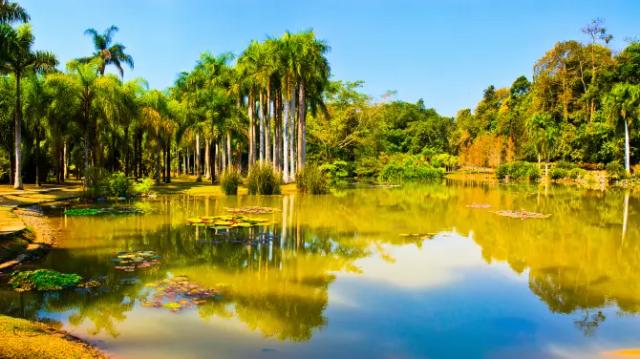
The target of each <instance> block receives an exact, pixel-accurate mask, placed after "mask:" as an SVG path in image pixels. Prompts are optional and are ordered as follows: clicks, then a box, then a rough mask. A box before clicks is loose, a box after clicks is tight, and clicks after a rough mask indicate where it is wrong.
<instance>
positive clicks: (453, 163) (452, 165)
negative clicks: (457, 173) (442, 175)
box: [431, 153, 458, 171]
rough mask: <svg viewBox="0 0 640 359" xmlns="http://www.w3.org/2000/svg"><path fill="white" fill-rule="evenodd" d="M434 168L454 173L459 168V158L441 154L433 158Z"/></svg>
mask: <svg viewBox="0 0 640 359" xmlns="http://www.w3.org/2000/svg"><path fill="white" fill-rule="evenodd" d="M431 165H432V166H433V167H444V168H445V169H446V170H447V171H453V170H455V169H456V167H457V166H458V157H457V156H452V155H450V154H448V153H439V154H437V155H434V156H433V157H431Z"/></svg>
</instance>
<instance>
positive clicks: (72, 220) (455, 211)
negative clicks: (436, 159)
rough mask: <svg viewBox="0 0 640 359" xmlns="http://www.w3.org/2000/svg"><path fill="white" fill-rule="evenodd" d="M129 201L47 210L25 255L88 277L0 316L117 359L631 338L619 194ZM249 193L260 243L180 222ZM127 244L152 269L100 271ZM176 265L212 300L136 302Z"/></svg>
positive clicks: (627, 231)
mask: <svg viewBox="0 0 640 359" xmlns="http://www.w3.org/2000/svg"><path fill="white" fill-rule="evenodd" d="M474 203H476V204H489V205H491V208H469V207H468V205H470V204H474ZM137 205H139V206H143V207H145V208H147V209H150V210H152V211H153V212H152V213H151V214H147V215H142V216H108V217H64V216H61V215H60V210H55V209H54V210H52V213H53V214H57V215H58V216H57V217H56V218H55V220H54V221H55V222H54V223H55V224H56V225H57V226H60V227H61V228H62V229H63V233H64V236H63V237H64V238H63V239H62V240H61V241H60V243H58V244H59V246H58V247H57V248H56V249H54V250H53V251H52V252H51V253H50V254H49V255H48V256H47V257H46V260H45V261H44V263H42V264H41V266H42V267H46V268H52V269H55V270H59V271H64V272H75V273H78V274H80V275H82V276H84V277H87V278H98V279H100V280H102V281H103V282H104V285H103V286H102V287H100V288H98V289H94V290H71V291H63V292H57V293H55V292H52V293H46V294H42V293H29V294H17V293H14V292H12V291H9V290H6V289H0V312H2V313H5V314H11V315H14V316H23V317H27V318H31V319H39V320H46V321H50V322H53V323H57V324H59V325H61V326H62V327H63V328H64V329H65V330H67V331H69V332H71V333H73V334H75V335H78V336H80V337H82V338H84V339H87V340H88V341H90V342H92V343H95V344H96V345H97V346H98V347H100V348H102V349H105V350H107V351H109V352H111V353H114V354H116V355H118V356H120V357H125V358H175V357H180V358H205V357H206V358H208V357H231V356H235V357H264V358H276V357H278V358H280V357H346V358H354V357H374V358H418V357H420V358H424V357H428V358H429V357H431V358H439V357H464V358H472V357H489V358H501V357H514V356H517V357H525V358H528V357H531V358H537V357H591V356H592V357H598V356H600V355H601V354H602V353H603V352H607V351H611V350H615V349H617V348H623V347H638V346H640V330H639V329H640V316H638V312H640V233H639V231H638V225H639V224H640V223H638V222H639V221H638V214H639V213H640V202H639V201H638V198H636V197H634V196H630V195H628V194H625V193H624V192H616V191H610V192H606V193H603V192H597V191H586V190H580V189H574V188H566V187H550V188H543V187H541V188H537V187H528V186H497V187H496V186H492V187H488V186H461V185H451V184H450V185H424V186H408V187H403V188H386V189H385V188H363V189H354V190H348V191H345V192H342V193H338V194H332V195H326V196H302V195H290V196H273V197H249V196H241V197H227V198H213V197H211V198H208V197H191V196H187V195H172V196H161V197H159V198H157V199H154V200H148V201H143V202H141V203H138V204H137ZM249 205H260V206H272V207H276V208H278V209H279V210H280V211H278V212H275V213H274V214H269V215H263V216H262V217H265V218H269V220H270V221H269V224H268V225H265V226H262V227H260V228H258V229H253V230H251V231H248V230H243V231H244V232H242V234H241V236H244V237H246V236H252V237H256V236H262V237H260V238H267V239H268V240H266V241H261V242H260V243H254V244H252V245H247V244H245V243H235V242H229V241H224V240H223V241H221V240H220V237H218V236H215V235H214V232H213V231H212V230H210V229H205V228H197V227H193V226H188V225H187V224H186V223H187V221H186V219H187V218H189V217H193V216H203V215H217V214H224V213H225V212H224V209H225V207H242V206H249ZM498 209H526V210H529V211H536V212H541V213H548V214H551V215H552V216H551V217H550V218H548V219H531V220H519V219H512V218H506V217H501V216H498V215H496V214H494V213H492V212H491V211H493V210H498ZM406 234H420V235H417V236H406ZM139 249H143V250H153V251H156V252H157V253H158V254H159V255H160V256H161V265H160V266H159V267H157V268H154V269H150V270H145V271H137V272H134V273H126V272H122V271H118V270H115V269H114V268H113V262H112V260H111V259H112V258H113V257H114V256H115V255H116V254H117V253H118V252H119V251H126V250H139ZM183 275H184V276H188V277H189V278H190V279H191V280H192V281H194V282H196V283H198V284H200V285H203V286H205V287H210V288H217V289H221V290H222V293H223V295H222V296H221V297H218V298H217V299H216V300H212V301H209V302H208V303H206V304H203V305H201V306H198V307H194V308H189V309H185V310H182V311H179V312H177V313H173V312H171V311H169V310H166V309H165V308H148V307H144V306H142V305H141V302H140V298H141V297H142V296H143V295H144V294H145V293H148V292H149V290H151V288H149V287H148V286H147V285H148V284H149V283H152V282H154V281H157V280H159V279H164V278H168V277H173V276H183Z"/></svg>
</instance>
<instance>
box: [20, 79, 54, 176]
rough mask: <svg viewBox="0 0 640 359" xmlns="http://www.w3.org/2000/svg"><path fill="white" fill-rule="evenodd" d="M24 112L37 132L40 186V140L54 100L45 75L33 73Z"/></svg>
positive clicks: (37, 168)
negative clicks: (46, 85)
mask: <svg viewBox="0 0 640 359" xmlns="http://www.w3.org/2000/svg"><path fill="white" fill-rule="evenodd" d="M24 97H25V99H24V112H25V117H26V122H27V123H28V125H29V127H31V132H32V133H34V134H35V144H34V148H35V151H34V153H35V167H36V185H37V186H40V141H41V139H42V137H43V136H42V133H43V130H44V127H45V126H43V120H46V118H47V117H48V112H49V106H50V104H51V103H52V101H53V98H52V96H51V93H50V92H49V91H47V88H46V87H45V79H44V76H39V75H37V74H32V75H31V76H29V78H28V81H27V83H26V88H25V96H24Z"/></svg>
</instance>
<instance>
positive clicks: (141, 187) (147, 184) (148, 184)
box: [133, 178, 155, 196]
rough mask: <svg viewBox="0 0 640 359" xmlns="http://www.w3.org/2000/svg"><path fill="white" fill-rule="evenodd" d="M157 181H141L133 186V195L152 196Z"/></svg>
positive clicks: (144, 179) (145, 179)
mask: <svg viewBox="0 0 640 359" xmlns="http://www.w3.org/2000/svg"><path fill="white" fill-rule="evenodd" d="M154 184H155V181H154V180H153V179H151V178H143V179H142V180H141V181H139V182H136V183H134V184H133V193H137V194H140V195H143V196H148V195H149V194H151V189H152V188H153V185H154Z"/></svg>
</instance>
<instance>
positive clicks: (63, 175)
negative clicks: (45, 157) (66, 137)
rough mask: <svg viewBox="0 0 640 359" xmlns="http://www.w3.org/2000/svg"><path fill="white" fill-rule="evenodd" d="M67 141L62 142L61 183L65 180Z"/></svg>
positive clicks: (66, 173)
mask: <svg viewBox="0 0 640 359" xmlns="http://www.w3.org/2000/svg"><path fill="white" fill-rule="evenodd" d="M67 162H68V161H67V141H64V145H63V147H62V182H64V180H66V179H67V175H68V172H67V169H68V166H67Z"/></svg>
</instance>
